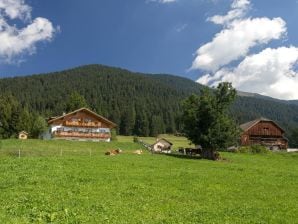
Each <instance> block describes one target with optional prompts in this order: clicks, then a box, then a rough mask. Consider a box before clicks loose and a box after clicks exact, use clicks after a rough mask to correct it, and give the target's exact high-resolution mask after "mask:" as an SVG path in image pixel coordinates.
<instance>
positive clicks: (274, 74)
mask: <svg viewBox="0 0 298 224" xmlns="http://www.w3.org/2000/svg"><path fill="white" fill-rule="evenodd" d="M250 7H251V5H250V1H249V0H234V1H233V3H232V5H231V10H230V11H229V12H228V13H227V14H226V15H223V16H222V15H216V16H213V17H210V18H208V21H212V22H213V23H215V24H220V25H222V26H223V29H222V30H221V31H220V32H219V33H217V34H216V35H215V36H214V38H213V40H212V41H211V42H209V43H207V44H204V45H203V46H201V47H200V48H199V49H198V50H197V52H196V58H195V60H194V61H193V64H192V69H201V70H204V71H207V72H209V74H206V75H204V76H202V77H200V78H199V79H198V80H197V81H198V82H199V83H202V84H205V85H209V86H216V85H217V84H218V83H219V82H223V81H228V82H232V83H233V85H234V86H235V87H236V88H237V89H239V90H242V91H247V92H254V93H259V94H264V95H269V96H272V97H276V98H280V99H298V91H297V90H296V89H295V88H297V86H298V77H297V76H298V74H297V71H296V68H297V64H298V48H296V47H280V48H277V49H272V48H267V49H265V50H263V51H261V52H260V53H256V54H250V51H251V50H252V48H253V47H256V46H263V45H265V44H268V43H269V42H270V41H271V40H278V39H281V38H282V37H284V36H285V35H286V34H287V28H286V22H285V21H284V20H283V19H282V18H279V17H277V18H273V19H270V18H266V17H263V18H249V17H247V16H246V15H247V13H248V10H249V9H250ZM237 60H239V61H240V60H242V61H240V62H239V64H238V65H235V63H236V62H237ZM232 62H234V63H232Z"/></svg>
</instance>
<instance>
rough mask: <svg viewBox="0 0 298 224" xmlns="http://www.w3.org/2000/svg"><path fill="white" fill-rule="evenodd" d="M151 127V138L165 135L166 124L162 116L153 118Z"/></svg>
mask: <svg viewBox="0 0 298 224" xmlns="http://www.w3.org/2000/svg"><path fill="white" fill-rule="evenodd" d="M150 126H151V127H150V136H152V137H156V136H158V135H159V134H164V133H165V127H164V122H163V120H162V118H161V117H160V116H156V115H154V116H152V118H151V123H150Z"/></svg>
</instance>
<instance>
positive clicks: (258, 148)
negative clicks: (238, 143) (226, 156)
mask: <svg viewBox="0 0 298 224" xmlns="http://www.w3.org/2000/svg"><path fill="white" fill-rule="evenodd" d="M235 152H240V153H253V154H267V153H270V150H269V149H268V148H266V147H265V146H262V145H252V146H242V147H240V148H238V150H236V151H235Z"/></svg>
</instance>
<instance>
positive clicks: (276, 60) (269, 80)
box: [198, 47, 298, 99]
mask: <svg viewBox="0 0 298 224" xmlns="http://www.w3.org/2000/svg"><path fill="white" fill-rule="evenodd" d="M297 65H298V48H297V47H280V48H277V49H272V48H267V49H265V50H263V51H261V52H260V53H258V54H254V55H250V56H247V57H246V58H245V59H244V60H243V61H242V62H241V63H240V64H239V65H238V66H237V67H236V68H233V69H227V68H224V69H221V70H219V71H217V72H216V73H215V74H214V75H212V76H211V75H210V74H209V75H205V76H203V77H201V78H200V79H199V80H198V82H200V83H202V84H205V85H211V86H213V85H214V86H216V85H217V84H218V83H220V82H226V81H228V82H232V83H233V85H234V87H235V88H237V89H239V90H242V91H247V92H251V91H252V90H253V92H255V93H259V94H263V95H269V96H272V97H275V98H279V99H298V89H297V87H298V73H297V71H296V70H295V67H296V66H297Z"/></svg>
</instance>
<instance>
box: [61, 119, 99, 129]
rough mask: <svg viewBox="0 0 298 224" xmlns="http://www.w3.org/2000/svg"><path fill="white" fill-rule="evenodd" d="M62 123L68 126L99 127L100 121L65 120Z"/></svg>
mask: <svg viewBox="0 0 298 224" xmlns="http://www.w3.org/2000/svg"><path fill="white" fill-rule="evenodd" d="M64 125H65V126H69V127H96V128H100V127H101V123H100V122H98V123H97V122H79V121H65V122H64Z"/></svg>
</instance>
